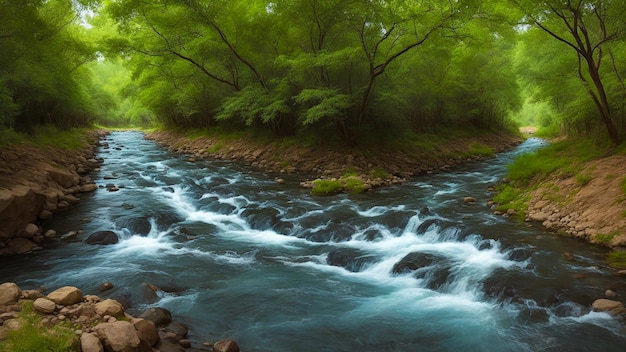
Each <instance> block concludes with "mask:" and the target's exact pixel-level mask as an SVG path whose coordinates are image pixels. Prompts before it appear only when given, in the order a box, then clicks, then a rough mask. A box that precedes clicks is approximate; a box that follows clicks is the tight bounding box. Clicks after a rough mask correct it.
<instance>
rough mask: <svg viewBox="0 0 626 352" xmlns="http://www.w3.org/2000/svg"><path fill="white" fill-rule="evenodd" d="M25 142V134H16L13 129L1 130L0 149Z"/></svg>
mask: <svg viewBox="0 0 626 352" xmlns="http://www.w3.org/2000/svg"><path fill="white" fill-rule="evenodd" d="M25 141H26V137H25V136H24V135H23V134H20V133H18V132H15V131H14V130H13V129H7V128H0V148H3V147H7V146H10V145H13V144H17V143H23V142H25Z"/></svg>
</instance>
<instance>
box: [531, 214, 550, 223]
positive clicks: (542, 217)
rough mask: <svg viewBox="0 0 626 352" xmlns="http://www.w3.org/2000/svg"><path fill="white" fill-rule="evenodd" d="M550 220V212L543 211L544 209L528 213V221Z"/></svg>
mask: <svg viewBox="0 0 626 352" xmlns="http://www.w3.org/2000/svg"><path fill="white" fill-rule="evenodd" d="M546 220H548V214H546V213H544V212H542V211H538V212H534V213H530V214H529V215H528V221H532V222H541V223H542V222H544V221H546Z"/></svg>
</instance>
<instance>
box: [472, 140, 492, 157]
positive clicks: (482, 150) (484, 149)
mask: <svg viewBox="0 0 626 352" xmlns="http://www.w3.org/2000/svg"><path fill="white" fill-rule="evenodd" d="M469 152H470V154H471V155H480V156H494V155H495V154H496V151H495V149H493V148H490V147H488V146H486V145H484V144H481V143H478V142H474V143H472V145H471V146H470V151H469Z"/></svg>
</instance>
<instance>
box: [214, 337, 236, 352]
mask: <svg viewBox="0 0 626 352" xmlns="http://www.w3.org/2000/svg"><path fill="white" fill-rule="evenodd" d="M213 351H215V352H239V346H237V343H236V342H235V341H233V340H231V339H226V340H219V341H217V342H216V343H214V344H213Z"/></svg>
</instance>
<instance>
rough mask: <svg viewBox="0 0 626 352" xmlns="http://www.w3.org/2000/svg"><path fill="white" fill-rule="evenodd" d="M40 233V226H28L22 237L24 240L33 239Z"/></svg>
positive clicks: (21, 234)
mask: <svg viewBox="0 0 626 352" xmlns="http://www.w3.org/2000/svg"><path fill="white" fill-rule="evenodd" d="M37 233H39V226H37V225H35V224H28V225H26V226H25V227H24V229H23V230H22V232H21V233H20V237H22V238H33V237H35V236H36V235H37Z"/></svg>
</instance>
